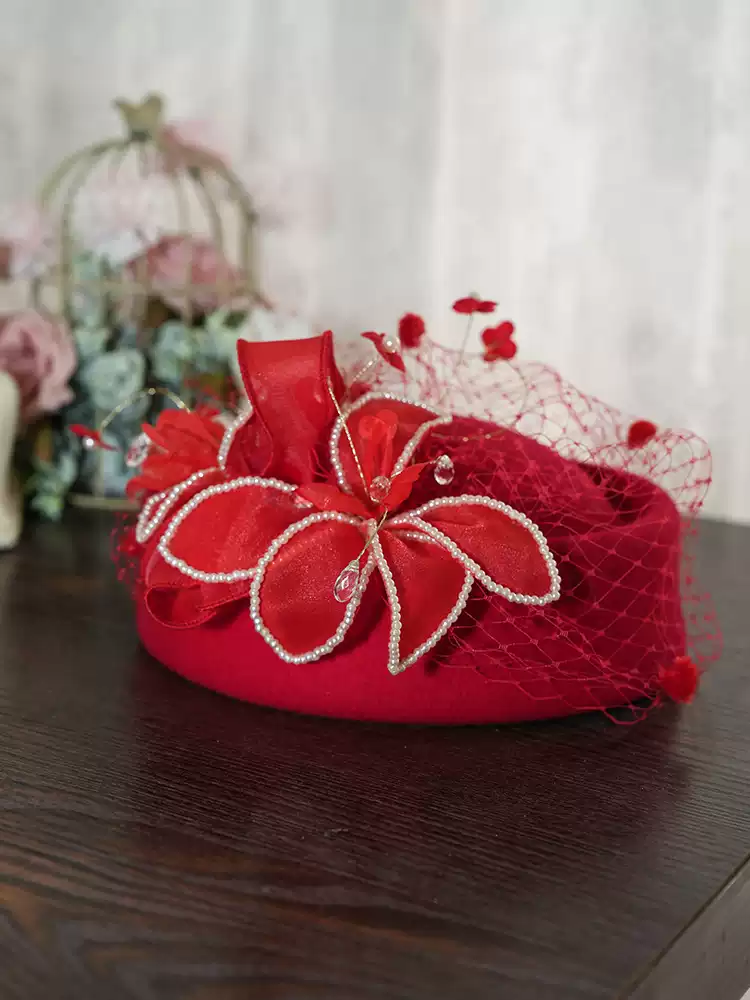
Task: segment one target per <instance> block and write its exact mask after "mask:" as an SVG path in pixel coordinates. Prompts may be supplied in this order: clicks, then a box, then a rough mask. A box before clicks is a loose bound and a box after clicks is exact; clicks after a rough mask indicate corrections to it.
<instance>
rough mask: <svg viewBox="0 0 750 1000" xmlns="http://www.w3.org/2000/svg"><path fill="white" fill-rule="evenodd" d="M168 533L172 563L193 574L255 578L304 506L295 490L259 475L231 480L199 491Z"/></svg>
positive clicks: (165, 549)
mask: <svg viewBox="0 0 750 1000" xmlns="http://www.w3.org/2000/svg"><path fill="white" fill-rule="evenodd" d="M191 503H192V506H191V507H183V508H182V509H181V510H180V511H178V513H177V514H176V515H175V517H174V518H173V519H172V521H170V523H169V525H168V526H167V528H166V530H165V532H164V535H163V536H162V542H161V544H162V546H163V548H162V554H163V555H164V558H165V559H166V560H167V562H169V563H171V564H172V565H174V566H176V568H178V569H181V570H182V571H183V572H185V574H186V575H187V576H190V574H191V573H193V574H194V573H199V574H203V573H210V574H217V573H219V574H235V575H238V576H239V575H242V576H244V577H249V576H250V575H251V574H252V572H253V570H254V568H255V565H256V563H257V562H258V559H260V557H261V556H262V555H263V553H264V552H265V550H266V549H267V548H268V546H269V545H270V543H271V542H272V541H273V539H274V538H276V537H277V536H278V535H280V534H281V532H282V531H284V530H285V529H286V528H288V527H289V525H290V524H293V523H294V522H295V521H297V520H299V518H300V517H301V515H302V511H301V510H300V509H299V507H297V506H296V505H295V503H294V500H293V498H292V496H291V489H290V488H289V487H287V486H286V484H284V483H280V482H278V481H276V480H263V479H260V478H258V477H249V478H247V479H236V480H230V482H228V483H220V484H218V485H216V486H212V487H209V489H207V490H203V491H202V492H201V493H198V494H196V496H195V497H193V500H192V501H191Z"/></svg>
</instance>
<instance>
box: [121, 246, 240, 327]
mask: <svg viewBox="0 0 750 1000" xmlns="http://www.w3.org/2000/svg"><path fill="white" fill-rule="evenodd" d="M144 261H145V262H146V276H147V278H148V279H149V280H150V281H151V283H152V284H153V286H154V289H155V290H156V292H157V293H158V294H159V295H161V297H162V298H163V299H164V301H165V302H166V303H167V304H168V305H170V306H171V307H172V308H173V309H175V310H176V311H177V312H185V311H186V310H187V309H188V307H189V306H192V308H193V309H197V310H199V311H200V312H203V313H208V312H213V311H214V309H216V308H218V306H219V305H220V304H221V302H222V301H224V300H225V299H226V298H227V297H229V296H230V295H233V294H236V293H237V292H238V291H240V290H241V286H242V282H241V276H240V273H239V271H237V270H236V268H234V267H233V266H232V265H231V264H230V262H229V261H228V260H227V259H226V257H224V255H223V254H222V253H221V251H220V250H218V249H217V248H216V247H215V246H214V244H213V243H211V241H210V240H208V239H205V238H204V237H201V236H185V235H175V236H163V237H162V238H161V239H160V240H157V242H156V243H154V245H153V246H151V247H149V248H148V250H146V251H145V252H144V253H143V254H141V255H140V256H139V257H136V258H135V260H133V261H131V263H130V265H129V267H130V269H131V270H132V272H133V274H134V275H142V273H143V271H142V268H143V262H144Z"/></svg>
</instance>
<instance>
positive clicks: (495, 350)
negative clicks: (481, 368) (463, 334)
mask: <svg viewBox="0 0 750 1000" xmlns="http://www.w3.org/2000/svg"><path fill="white" fill-rule="evenodd" d="M514 332H515V327H514V326H513V324H512V323H511V322H509V321H508V320H505V321H504V322H503V323H498V325H497V326H488V327H487V329H486V330H483V331H482V343H483V344H484V360H485V361H500V360H502V361H510V359H511V358H513V357H515V355H516V351H517V350H518V347H517V346H516V344H515V343H514V342H513V333H514Z"/></svg>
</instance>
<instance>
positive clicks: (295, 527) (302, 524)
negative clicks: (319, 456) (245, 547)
mask: <svg viewBox="0 0 750 1000" xmlns="http://www.w3.org/2000/svg"><path fill="white" fill-rule="evenodd" d="M321 521H338V522H339V523H340V524H352V525H354V526H356V527H359V528H362V527H363V526H365V527H366V528H367V529H368V530H369V527H370V525H371V524H374V522H372V521H368V522H363V521H362V519H361V518H357V517H352V516H350V515H349V514H340V513H339V512H338V511H333V510H325V511H318V512H317V513H315V514H310V515H309V516H308V517H305V518H303V519H302V520H301V521H297V522H296V523H295V524H292V525H290V526H289V527H288V528H287V529H286V531H283V532H282V533H281V534H280V535H279V536H278V538H276V539H274V541H273V542H272V543H271V545H270V546H269V547H268V550H267V551H266V553H265V554H264V555H263V556H261V558H260V559H259V560H258V565H257V566H256V569H255V575H254V577H253V582H252V583H251V584H250V617H251V619H252V621H253V625H254V626H255V629H256V631H257V632H258V634H259V635H260V636H261V637H262V638H263V639H265V640H266V642H267V643H268V645H269V646H270V647H271V649H272V650H273V651H274V653H276V655H277V656H278V657H279V658H280V659H282V660H284V662H285V663H313V662H314V661H315V660H319V659H320V658H321V657H323V656H327V655H328V653H330V652H332V651H333V650H334V649H335V648H336V646H338V645H339V643H340V642H342V640H343V638H344V636H345V635H346V633H347V632H348V630H349V626H350V625H351V623H352V622H353V621H354V616H355V614H356V613H357V608H359V605H360V602H361V600H362V595H363V594H364V592H365V588H366V587H367V584H368V582H369V579H370V574H371V573H372V570H373V567H374V565H375V560H374V558H373V556H372V555H369V556H368V559H367V562H366V563H365V566H364V568H363V570H362V571H361V573H360V577H359V582H358V584H357V586H356V588H355V591H354V594H353V595H352V597H351V599H350V600H349V601H348V602H347V605H346V611H345V612H344V617H343V619H342V621H341V624H340V625H339V627H338V628H337V629H336V631H335V632H334V633H333V635H332V636H331V637H330V638H329V639H327V640H326V642H324V643H322V644H321V645H320V646H316V647H315V649H311V650H309V651H308V652H307V653H290V652H288V651H287V650H286V649H284V647H283V646H282V645H281V643H280V642H279V641H278V639H277V638H276V637H275V636H274V634H273V633H272V632H271V630H270V629H269V628H268V627H267V626H266V624H265V622H264V621H263V616H262V614H261V606H260V605H261V599H260V592H261V588H262V586H263V577H264V575H265V572H266V570H267V569H268V566H269V565H270V563H271V561H272V560H273V559H274V557H275V556H276V555H277V553H278V552H279V551H280V549H281V548H283V546H284V545H286V543H287V542H288V541H289V540H290V539H291V538H293V537H294V536H295V535H296V534H297V533H298V532H299V531H304V529H305V528H307V527H309V525H311V524H319V523H320V522H321ZM371 548H372V546H371Z"/></svg>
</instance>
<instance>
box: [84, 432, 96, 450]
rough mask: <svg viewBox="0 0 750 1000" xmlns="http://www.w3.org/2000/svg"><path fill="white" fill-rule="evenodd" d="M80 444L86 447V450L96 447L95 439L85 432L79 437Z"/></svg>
mask: <svg viewBox="0 0 750 1000" xmlns="http://www.w3.org/2000/svg"><path fill="white" fill-rule="evenodd" d="M81 445H82V446H83V447H84V448H85V449H86V451H92V450H93V449H94V448H96V441H95V440H94V439H93V438H92V437H89V435H88V434H87V435H86V436H85V437H82V438H81Z"/></svg>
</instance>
